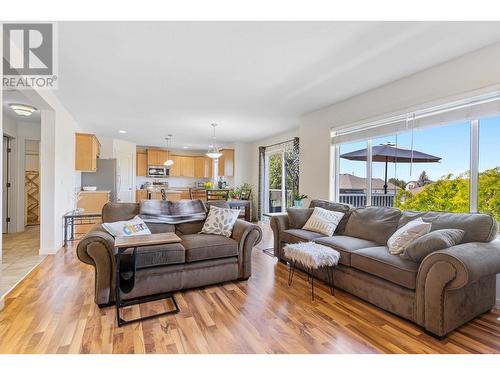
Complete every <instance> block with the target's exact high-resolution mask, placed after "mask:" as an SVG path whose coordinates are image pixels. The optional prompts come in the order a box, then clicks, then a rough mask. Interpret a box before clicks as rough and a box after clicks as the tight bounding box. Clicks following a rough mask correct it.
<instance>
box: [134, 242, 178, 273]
mask: <svg viewBox="0 0 500 375" xmlns="http://www.w3.org/2000/svg"><path fill="white" fill-rule="evenodd" d="M130 253H131V251H130ZM185 261H186V252H185V250H184V247H183V246H182V245H181V244H180V243H172V244H165V245H155V246H143V247H140V248H139V249H138V250H137V258H136V266H137V268H148V267H157V266H165V265H167V264H178V263H184V262H185Z"/></svg>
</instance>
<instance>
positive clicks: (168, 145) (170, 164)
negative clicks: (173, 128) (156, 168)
mask: <svg viewBox="0 0 500 375" xmlns="http://www.w3.org/2000/svg"><path fill="white" fill-rule="evenodd" d="M165 140H166V141H167V148H168V156H169V158H168V160H167V161H165V163H163V165H164V166H166V167H171V166H172V165H174V161H173V160H172V159H170V147H171V145H172V134H169V135H168V137H167V138H165Z"/></svg>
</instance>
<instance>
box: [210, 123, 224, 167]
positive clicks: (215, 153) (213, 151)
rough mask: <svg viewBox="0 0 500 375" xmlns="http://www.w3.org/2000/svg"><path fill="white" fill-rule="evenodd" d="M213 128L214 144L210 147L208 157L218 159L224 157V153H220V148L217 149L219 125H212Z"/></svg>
mask: <svg viewBox="0 0 500 375" xmlns="http://www.w3.org/2000/svg"><path fill="white" fill-rule="evenodd" d="M211 126H212V127H213V128H214V136H213V138H212V144H211V145H210V146H208V151H207V153H206V155H207V156H208V157H209V158H211V159H218V158H220V157H221V156H222V152H220V150H219V147H217V139H216V137H215V128H216V127H217V124H212V125H211Z"/></svg>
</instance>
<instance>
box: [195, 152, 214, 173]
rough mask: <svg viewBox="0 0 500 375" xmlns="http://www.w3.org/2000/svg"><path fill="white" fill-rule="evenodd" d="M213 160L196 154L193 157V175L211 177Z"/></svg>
mask: <svg viewBox="0 0 500 375" xmlns="http://www.w3.org/2000/svg"><path fill="white" fill-rule="evenodd" d="M212 164H213V160H212V159H210V158H208V157H206V156H196V157H195V158H194V177H196V178H212Z"/></svg>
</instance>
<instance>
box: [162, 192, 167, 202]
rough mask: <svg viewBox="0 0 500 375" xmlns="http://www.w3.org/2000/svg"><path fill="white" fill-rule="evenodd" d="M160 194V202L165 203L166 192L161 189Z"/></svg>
mask: <svg viewBox="0 0 500 375" xmlns="http://www.w3.org/2000/svg"><path fill="white" fill-rule="evenodd" d="M160 193H161V200H162V201H166V200H167V192H166V191H165V189H161V190H160Z"/></svg>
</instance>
